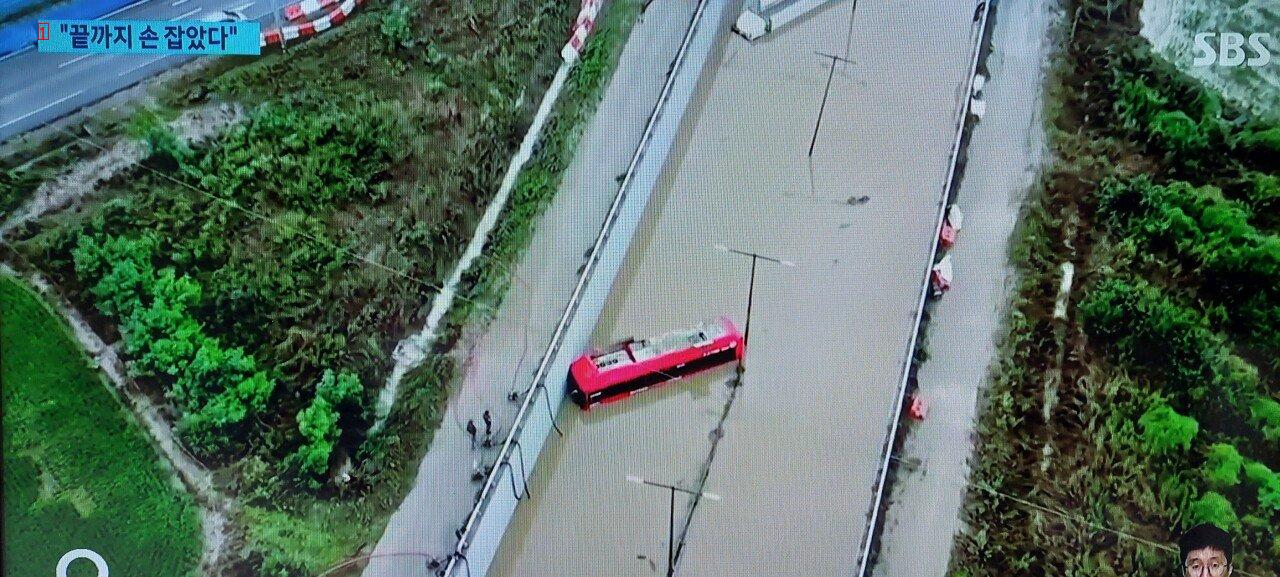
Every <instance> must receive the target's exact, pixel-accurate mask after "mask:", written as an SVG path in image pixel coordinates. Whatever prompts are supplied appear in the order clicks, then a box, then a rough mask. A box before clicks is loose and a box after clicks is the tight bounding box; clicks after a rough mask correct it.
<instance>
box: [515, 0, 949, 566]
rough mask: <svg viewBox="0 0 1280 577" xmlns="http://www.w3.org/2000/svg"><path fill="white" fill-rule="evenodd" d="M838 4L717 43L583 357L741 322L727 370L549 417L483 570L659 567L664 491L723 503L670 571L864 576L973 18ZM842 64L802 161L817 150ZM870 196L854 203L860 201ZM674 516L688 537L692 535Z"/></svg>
mask: <svg viewBox="0 0 1280 577" xmlns="http://www.w3.org/2000/svg"><path fill="white" fill-rule="evenodd" d="M852 7H853V5H852V3H851V2H834V3H832V4H830V5H828V6H827V7H826V8H824V9H821V10H818V11H815V12H814V13H812V14H810V15H808V16H806V17H805V18H802V19H800V20H798V21H796V22H795V23H794V24H792V25H791V26H789V27H787V28H785V29H783V30H781V31H779V32H776V33H774V34H773V35H771V36H768V37H766V38H764V39H762V40H760V41H757V42H756V43H755V44H748V43H747V42H746V41H745V40H743V39H741V38H739V37H737V36H731V35H728V34H725V35H724V36H723V37H722V38H721V44H722V47H721V48H722V53H721V55H720V58H719V61H718V63H717V65H715V66H712V67H709V68H708V69H707V77H705V78H704V79H703V82H702V85H701V86H700V88H699V94H698V95H697V97H696V99H695V104H694V106H693V108H691V109H690V112H689V114H688V115H687V117H686V118H685V120H684V124H683V128H682V134H681V136H680V141H679V143H678V144H677V147H676V149H675V151H673V153H672V157H671V158H670V159H669V162H668V165H667V167H666V170H665V172H664V176H663V178H662V180H661V181H660V182H659V185H658V186H659V189H658V190H657V191H656V194H655V196H654V198H653V200H652V202H651V205H650V206H649V209H648V211H647V212H646V216H645V220H644V222H642V223H641V228H640V231H639V234H638V235H637V238H636V240H635V242H634V243H633V244H632V246H631V247H630V250H629V252H628V256H627V262H626V265H625V267H624V269H623V271H622V274H621V276H620V278H619V281H618V283H617V285H616V286H615V287H614V289H613V292H612V294H611V295H610V298H609V302H608V305H607V307H606V312H605V316H604V318H602V319H601V320H600V322H599V325H598V326H597V329H596V335H595V341H596V343H597V344H599V345H607V344H610V343H612V342H615V341H618V340H622V339H624V338H626V337H631V336H634V337H640V338H643V337H647V336H656V335H658V334H661V333H664V332H666V331H668V330H671V329H676V328H685V327H689V326H692V325H693V324H694V323H696V322H698V321H701V320H705V319H709V318H714V317H716V316H719V315H728V316H729V317H731V318H733V319H734V320H735V321H736V322H737V323H738V324H739V326H742V324H743V322H744V320H745V313H746V304H747V292H748V276H749V272H750V261H749V260H748V259H746V258H743V257H740V256H736V255H731V254H728V253H726V252H723V251H719V250H716V248H715V246H716V245H718V244H719V245H726V246H728V247H731V248H735V249H740V250H745V251H754V252H758V253H761V254H764V255H768V256H772V257H776V258H780V259H786V260H789V261H793V262H794V263H795V265H796V266H795V267H782V266H777V265H772V264H771V263H767V262H761V263H760V267H759V269H758V273H757V278H756V282H755V291H754V310H753V313H752V326H751V335H750V339H751V340H750V345H749V348H748V354H747V371H746V375H745V378H744V385H743V386H742V387H741V388H739V389H738V394H737V395H736V398H735V400H734V401H733V404H732V406H730V407H729V410H728V416H727V420H726V421H725V424H724V428H723V437H722V438H721V440H720V441H719V444H718V446H717V447H716V449H715V452H714V459H711V454H712V446H713V439H714V438H715V437H716V434H715V429H716V427H717V424H718V423H719V422H720V418H721V415H722V414H724V413H725V410H726V403H727V402H728V401H729V399H730V397H731V395H730V393H731V391H732V389H731V388H729V387H728V386H727V383H728V382H729V381H730V380H731V378H732V371H731V370H730V369H721V370H718V371H715V372H712V373H709V374H705V375H703V376H700V377H698V378H694V379H690V380H686V381H681V382H677V383H673V384H671V385H668V386H667V387H664V388H662V389H658V390H656V391H649V392H646V393H644V394H642V395H639V396H637V397H635V398H633V399H630V400H628V401H625V402H621V403H616V404H613V405H608V406H605V407H602V408H598V409H596V410H593V411H591V412H590V413H583V412H581V411H579V410H578V409H577V408H576V407H572V406H568V407H565V408H564V409H563V410H562V411H561V412H560V421H559V422H560V426H561V428H562V429H563V430H564V433H565V435H564V437H562V438H559V439H552V440H551V442H550V443H549V444H548V445H547V449H546V451H545V453H544V454H543V455H542V457H541V458H540V459H539V463H538V466H537V467H536V469H535V471H534V474H533V477H532V478H531V479H530V489H531V492H532V498H531V499H530V500H527V501H526V502H525V503H524V504H522V505H521V507H520V508H519V510H518V512H517V515H516V518H515V520H514V521H513V523H512V525H511V527H510V528H509V529H508V531H507V533H506V536H505V538H504V541H503V546H502V550H501V551H500V554H499V557H498V559H497V560H496V561H495V564H494V566H493V568H492V570H491V572H490V574H491V575H499V576H506V575H516V576H541V575H557V576H579V575H583V576H585V575H610V576H618V577H622V576H629V575H636V576H650V575H655V574H661V572H664V571H665V565H666V555H667V514H668V494H667V493H666V492H664V491H663V490H660V489H656V488H652V487H646V486H641V485H637V484H634V483H629V482H628V481H627V477H628V476H640V477H644V478H648V479H652V480H655V481H660V482H670V483H675V484H678V485H682V486H687V487H690V488H698V487H699V486H700V483H701V480H702V479H703V478H704V475H705V476H706V482H705V487H703V489H704V490H706V491H709V492H713V493H716V494H719V495H720V496H722V499H721V500H719V501H709V500H703V501H702V502H701V503H700V504H698V506H697V508H696V510H695V511H694V512H693V514H692V516H691V517H690V516H689V507H690V503H689V502H688V500H685V499H681V500H679V501H678V502H677V513H676V520H677V526H676V531H677V534H678V535H679V534H683V535H684V539H685V545H684V547H683V550H682V553H681V556H680V558H679V561H678V567H677V573H678V574H681V575H697V576H739V575H741V576H747V575H752V576H754V575H766V574H788V575H815V576H817V575H836V574H847V573H850V572H852V571H853V570H854V569H855V568H856V563H857V555H858V551H859V549H860V545H861V542H862V538H863V532H864V526H865V524H866V517H867V513H868V510H869V508H870V506H871V500H872V498H873V495H874V487H873V484H874V480H875V477H876V473H877V467H878V465H879V461H880V459H881V451H882V448H883V447H882V445H883V442H884V439H885V435H886V432H887V431H886V426H887V425H888V423H889V420H890V418H891V415H890V413H892V411H893V407H894V403H895V395H896V394H897V392H898V385H899V381H900V379H901V371H902V365H903V360H904V358H905V356H906V354H907V350H906V349H907V346H908V342H909V340H910V337H911V334H910V333H911V330H912V327H913V321H914V315H915V305H916V302H917V298H918V296H919V289H920V281H921V278H922V276H923V272H924V270H925V268H926V267H927V264H928V263H927V262H926V261H927V260H928V257H929V254H930V249H931V247H932V242H933V234H934V232H935V230H934V226H935V224H936V217H937V211H938V201H939V198H940V195H941V192H942V190H943V187H944V185H945V182H944V181H945V178H946V173H947V163H948V155H949V152H950V148H951V143H952V139H953V137H954V131H955V114H956V111H957V108H958V105H959V98H960V96H961V94H960V93H961V92H962V91H963V87H964V81H965V80H966V78H965V74H966V73H967V68H968V64H969V56H970V47H971V42H972V40H973V38H972V29H973V24H972V19H973V18H972V17H973V9H974V6H973V5H972V4H971V3H969V2H937V1H936V0H860V1H858V2H857V7H856V11H854V12H853V14H854V15H853V21H852V25H851V24H850V14H851V8H852ZM815 52H824V53H829V54H834V55H837V56H841V57H843V56H845V55H846V54H847V55H848V58H849V59H850V60H852V61H853V62H854V64H851V65H844V64H837V67H836V70H835V74H834V76H833V81H832V85H831V90H830V96H829V98H828V101H827V104H826V108H825V113H824V115H823V119H822V123H821V130H820V132H819V134H818V137H817V141H816V145H815V147H814V154H813V157H812V162H810V161H809V160H808V157H807V155H806V153H807V151H808V148H809V145H810V141H811V138H812V136H813V131H814V124H815V120H816V118H817V116H818V110H819V106H820V104H821V102H822V97H823V91H824V87H825V84H826V81H827V77H828V71H829V70H830V68H829V66H830V63H831V60H830V59H829V58H824V57H822V56H819V55H817V54H815ZM862 196H868V197H870V199H869V200H868V201H867V202H865V203H861V204H851V203H849V202H847V200H848V199H850V198H858V197H862ZM686 519H688V522H687V524H686Z"/></svg>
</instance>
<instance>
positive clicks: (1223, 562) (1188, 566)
mask: <svg viewBox="0 0 1280 577" xmlns="http://www.w3.org/2000/svg"><path fill="white" fill-rule="evenodd" d="M1182 567H1183V569H1184V570H1185V571H1186V574H1187V577H1226V576H1228V575H1231V564H1230V563H1228V562H1227V555H1226V553H1223V552H1222V551H1219V550H1217V549H1214V548H1213V547H1205V548H1204V549H1196V550H1194V551H1192V552H1191V553H1188V554H1187V559H1186V561H1185V562H1184V563H1183V565H1182Z"/></svg>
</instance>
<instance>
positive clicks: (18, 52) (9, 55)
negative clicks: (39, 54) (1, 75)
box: [0, 42, 36, 62]
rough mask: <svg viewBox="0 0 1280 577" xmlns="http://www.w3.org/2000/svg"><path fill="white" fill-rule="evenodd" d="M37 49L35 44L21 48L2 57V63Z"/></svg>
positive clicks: (0, 57) (0, 60) (0, 59)
mask: <svg viewBox="0 0 1280 577" xmlns="http://www.w3.org/2000/svg"><path fill="white" fill-rule="evenodd" d="M35 47H36V44H35V42H32V43H31V44H29V45H27V47H26V48H19V49H18V50H15V51H13V52H10V53H8V54H5V55H4V56H0V62H4V61H5V60H8V59H10V58H13V57H14V56H17V55H19V54H26V53H27V52H28V51H30V50H32V49H34V48H35Z"/></svg>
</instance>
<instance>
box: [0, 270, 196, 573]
mask: <svg viewBox="0 0 1280 577" xmlns="http://www.w3.org/2000/svg"><path fill="white" fill-rule="evenodd" d="M89 363H90V361H89V359H88V358H87V357H86V356H85V354H84V352H83V351H82V350H81V349H80V346H79V344H78V343H76V341H75V339H74V338H73V337H72V335H71V333H70V329H69V328H68V327H67V326H66V325H65V324H63V322H62V321H61V319H59V318H58V316H57V314H56V313H54V312H53V311H52V310H50V309H49V308H48V307H46V306H45V305H44V304H43V303H42V302H41V301H40V298H39V297H38V296H37V295H36V294H35V293H34V292H33V291H32V290H31V289H29V288H27V287H26V286H24V285H22V284H21V283H20V282H19V281H17V280H16V279H14V278H13V277H9V276H0V384H2V385H3V396H4V450H3V455H4V536H5V539H4V555H3V557H4V561H3V563H4V574H5V575H49V574H52V573H53V568H54V567H55V566H56V565H57V562H58V559H59V558H60V557H61V556H62V555H63V554H64V553H66V552H67V551H70V550H72V549H78V548H85V547H87V548H90V549H93V550H95V551H97V552H98V553H99V554H101V555H102V556H103V557H104V558H105V559H106V560H107V562H108V564H109V566H110V569H111V573H112V574H113V575H117V574H118V575H172V576H175V577H181V576H183V575H194V574H195V573H196V562H197V560H198V558H199V555H200V522H199V519H198V518H197V512H196V507H195V505H194V503H192V501H191V499H190V497H188V496H187V495H186V494H185V493H184V492H183V491H182V490H181V489H180V488H178V487H175V483H176V481H175V480H174V475H173V473H172V472H171V471H169V470H167V469H166V468H164V467H162V466H160V465H159V464H158V462H159V461H158V454H157V452H156V451H155V449H153V448H152V446H151V445H150V444H149V443H148V441H147V438H146V435H145V433H144V432H143V431H142V429H141V427H140V426H139V425H138V424H137V423H136V422H134V421H133V420H132V419H131V418H130V417H129V416H128V413H127V411H125V409H124V408H123V407H122V406H121V405H120V403H119V402H117V401H116V399H115V398H113V397H112V394H111V392H110V390H109V388H108V385H107V384H105V383H103V382H102V380H101V377H99V376H98V374H97V371H96V369H95V368H94V367H92V366H90V364H89ZM71 569H72V571H71V574H72V575H74V576H75V577H81V576H84V575H93V573H94V571H93V568H92V566H91V565H89V564H88V563H87V562H85V561H78V562H76V563H75V564H73V565H72V566H71Z"/></svg>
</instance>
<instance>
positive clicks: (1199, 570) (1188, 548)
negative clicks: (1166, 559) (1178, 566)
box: [1178, 523, 1231, 577]
mask: <svg viewBox="0 0 1280 577" xmlns="http://www.w3.org/2000/svg"><path fill="white" fill-rule="evenodd" d="M1178 549H1179V550H1180V551H1181V552H1182V569H1183V570H1184V571H1186V575H1187V577H1227V576H1228V575H1231V534H1230V533H1227V532H1226V531H1223V530H1222V529H1219V528H1218V527H1216V526H1214V525H1210V524H1209V523H1201V524H1199V525H1196V526H1195V527H1192V528H1190V529H1188V530H1187V532H1186V533H1183V534H1182V538H1181V539H1178Z"/></svg>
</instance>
